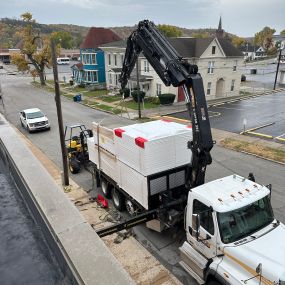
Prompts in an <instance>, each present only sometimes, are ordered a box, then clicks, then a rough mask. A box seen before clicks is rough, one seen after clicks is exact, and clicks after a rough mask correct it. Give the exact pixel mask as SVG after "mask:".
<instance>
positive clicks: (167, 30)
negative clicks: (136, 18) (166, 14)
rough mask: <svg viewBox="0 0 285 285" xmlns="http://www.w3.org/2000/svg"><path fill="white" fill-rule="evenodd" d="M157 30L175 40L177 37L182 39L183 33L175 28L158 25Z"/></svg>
mask: <svg viewBox="0 0 285 285" xmlns="http://www.w3.org/2000/svg"><path fill="white" fill-rule="evenodd" d="M157 28H158V29H159V31H160V32H161V33H162V34H163V35H164V36H166V37H168V38H175V37H181V36H182V32H181V30H179V29H178V28H177V27H175V26H171V25H164V24H163V25H158V26H157Z"/></svg>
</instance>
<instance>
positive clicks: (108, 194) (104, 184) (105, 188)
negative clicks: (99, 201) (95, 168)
mask: <svg viewBox="0 0 285 285" xmlns="http://www.w3.org/2000/svg"><path fill="white" fill-rule="evenodd" d="M101 188H102V192H103V194H104V196H105V197H106V198H108V199H109V198H111V185H110V184H109V183H108V182H107V181H106V180H105V179H104V178H102V180H101Z"/></svg>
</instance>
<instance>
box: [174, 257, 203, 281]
mask: <svg viewBox="0 0 285 285" xmlns="http://www.w3.org/2000/svg"><path fill="white" fill-rule="evenodd" d="M179 264H180V265H181V267H183V268H184V270H185V271H186V272H187V273H188V274H189V275H191V276H192V277H193V278H194V279H195V280H196V281H197V283H198V284H201V285H202V284H205V283H206V282H205V281H204V280H203V279H202V278H200V276H199V275H198V274H196V273H195V272H194V271H193V270H192V269H191V268H190V267H189V266H188V265H187V264H186V263H185V262H184V261H180V262H179Z"/></svg>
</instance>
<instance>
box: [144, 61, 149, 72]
mask: <svg viewBox="0 0 285 285" xmlns="http://www.w3.org/2000/svg"><path fill="white" fill-rule="evenodd" d="M144 72H149V62H148V61H147V60H144Z"/></svg>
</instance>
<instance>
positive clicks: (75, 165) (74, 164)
mask: <svg viewBox="0 0 285 285" xmlns="http://www.w3.org/2000/svg"><path fill="white" fill-rule="evenodd" d="M80 168H81V167H80V163H79V162H78V161H77V160H76V159H75V158H71V159H69V170H70V172H71V173H72V174H77V173H78V172H79V171H80Z"/></svg>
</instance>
